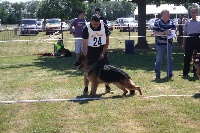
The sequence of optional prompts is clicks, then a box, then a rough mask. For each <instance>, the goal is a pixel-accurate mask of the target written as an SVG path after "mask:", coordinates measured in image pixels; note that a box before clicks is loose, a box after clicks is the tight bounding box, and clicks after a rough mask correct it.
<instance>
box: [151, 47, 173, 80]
mask: <svg viewBox="0 0 200 133" xmlns="http://www.w3.org/2000/svg"><path fill="white" fill-rule="evenodd" d="M172 49H173V46H172V45H168V58H167V45H156V50H157V53H156V63H155V73H156V77H160V66H161V63H162V60H163V58H165V59H166V64H167V65H166V66H167V68H166V71H167V75H168V76H169V75H172V71H173V57H172Z"/></svg>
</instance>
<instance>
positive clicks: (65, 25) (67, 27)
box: [61, 22, 69, 31]
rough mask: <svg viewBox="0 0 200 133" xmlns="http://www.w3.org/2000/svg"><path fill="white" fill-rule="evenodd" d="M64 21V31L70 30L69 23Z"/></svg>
mask: <svg viewBox="0 0 200 133" xmlns="http://www.w3.org/2000/svg"><path fill="white" fill-rule="evenodd" d="M61 23H62V30H63V31H68V30H69V24H67V23H66V22H61Z"/></svg>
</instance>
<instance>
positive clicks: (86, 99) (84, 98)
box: [71, 93, 134, 104]
mask: <svg viewBox="0 0 200 133" xmlns="http://www.w3.org/2000/svg"><path fill="white" fill-rule="evenodd" d="M105 94H107V93H101V94H96V95H95V97H91V96H90V95H80V96H76V98H77V99H80V100H77V99H75V100H71V101H72V102H76V103H79V104H86V103H89V102H90V101H96V100H106V99H121V98H127V97H133V96H134V95H126V96H122V95H115V96H111V97H102V96H103V95H105Z"/></svg>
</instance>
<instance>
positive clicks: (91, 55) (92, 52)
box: [87, 45, 109, 66]
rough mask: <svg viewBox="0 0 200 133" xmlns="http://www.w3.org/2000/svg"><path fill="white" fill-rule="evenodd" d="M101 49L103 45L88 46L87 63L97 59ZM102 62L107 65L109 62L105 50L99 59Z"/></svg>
mask: <svg viewBox="0 0 200 133" xmlns="http://www.w3.org/2000/svg"><path fill="white" fill-rule="evenodd" d="M102 51H103V45H102V46H100V47H90V46H88V54H87V58H88V65H89V66H90V65H93V64H95V63H97V62H98V61H99V58H100V54H101V53H102ZM101 62H102V63H103V64H106V65H108V64H109V59H108V53H107V52H106V53H105V55H104V58H103V59H102V60H101Z"/></svg>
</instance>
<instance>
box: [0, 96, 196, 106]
mask: <svg viewBox="0 0 200 133" xmlns="http://www.w3.org/2000/svg"><path fill="white" fill-rule="evenodd" d="M199 95H200V94H199ZM192 96H194V95H155V96H142V97H143V98H160V97H192ZM108 98H109V97H105V98H103V97H102V98H67V99H38V100H11V101H0V104H16V103H40V102H62V101H91V100H104V99H108Z"/></svg>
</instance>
